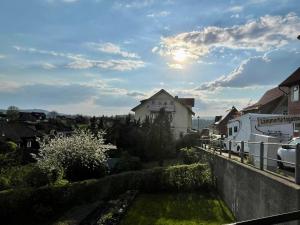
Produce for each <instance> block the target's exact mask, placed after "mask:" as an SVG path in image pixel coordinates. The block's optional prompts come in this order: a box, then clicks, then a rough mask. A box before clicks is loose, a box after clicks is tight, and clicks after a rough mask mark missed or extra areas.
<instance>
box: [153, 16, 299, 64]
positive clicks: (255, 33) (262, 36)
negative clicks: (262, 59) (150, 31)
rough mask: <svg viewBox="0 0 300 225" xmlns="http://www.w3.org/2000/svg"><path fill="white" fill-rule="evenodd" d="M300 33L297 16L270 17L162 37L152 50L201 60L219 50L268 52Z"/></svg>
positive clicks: (166, 54)
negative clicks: (182, 54) (175, 53)
mask: <svg viewBox="0 0 300 225" xmlns="http://www.w3.org/2000/svg"><path fill="white" fill-rule="evenodd" d="M299 30H300V18H299V17H298V16H297V15H296V14H295V13H289V14H287V15H286V16H270V15H266V16H263V17H260V18H259V19H257V20H252V21H248V22H247V23H245V24H242V25H235V26H232V27H225V28H223V27H216V26H208V27H205V28H203V29H202V30H200V31H191V32H186V33H180V34H178V35H175V36H170V37H162V38H161V41H160V44H159V46H156V47H154V48H153V49H152V51H153V52H156V53H158V54H160V55H163V56H170V55H171V56H172V55H174V52H175V51H178V50H182V51H185V53H186V55H187V56H188V58H189V59H191V60H193V59H198V58H199V57H201V56H204V55H207V54H208V53H209V52H210V51H211V50H213V49H215V48H218V47H225V48H229V49H253V50H256V51H267V50H270V49H273V48H277V47H281V46H283V45H285V44H287V43H288V42H289V41H290V40H295V39H296V37H297V35H298V33H299Z"/></svg>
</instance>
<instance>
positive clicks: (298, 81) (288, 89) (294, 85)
mask: <svg viewBox="0 0 300 225" xmlns="http://www.w3.org/2000/svg"><path fill="white" fill-rule="evenodd" d="M278 87H279V89H280V90H281V91H282V92H283V93H284V94H285V95H286V96H287V97H288V115H300V91H299V88H300V67H299V68H298V69H297V70H296V71H294V72H293V73H292V74H291V75H290V76H289V77H288V78H287V79H286V80H284V81H283V82H282V83H281V84H279V86H278ZM294 130H295V135H297V136H299V134H300V123H295V124H294Z"/></svg>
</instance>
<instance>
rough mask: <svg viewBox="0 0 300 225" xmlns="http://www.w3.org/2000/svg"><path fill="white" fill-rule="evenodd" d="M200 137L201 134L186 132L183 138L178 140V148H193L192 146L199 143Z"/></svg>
mask: <svg viewBox="0 0 300 225" xmlns="http://www.w3.org/2000/svg"><path fill="white" fill-rule="evenodd" d="M198 138H199V135H198V134H197V133H195V134H193V133H191V134H186V135H185V136H183V137H182V138H180V139H179V140H177V141H176V149H177V150H178V149H181V148H185V147H187V148H191V147H192V146H195V145H196V143H197V139H198Z"/></svg>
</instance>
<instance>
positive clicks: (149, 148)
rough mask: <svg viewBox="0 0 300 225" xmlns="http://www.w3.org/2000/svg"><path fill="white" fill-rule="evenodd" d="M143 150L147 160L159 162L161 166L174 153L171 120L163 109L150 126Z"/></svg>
mask: <svg viewBox="0 0 300 225" xmlns="http://www.w3.org/2000/svg"><path fill="white" fill-rule="evenodd" d="M145 126H147V124H145ZM145 150H146V152H145V153H146V155H147V157H148V159H150V160H153V159H156V160H159V164H160V165H161V166H162V165H163V163H164V159H166V158H167V157H169V156H172V155H173V154H174V153H175V148H174V137H173V133H172V131H171V119H170V117H169V114H168V113H167V112H166V111H165V110H164V109H161V110H160V111H159V113H158V115H157V116H156V117H155V119H154V121H153V123H152V124H150V128H149V133H148V135H147V138H146V149H145Z"/></svg>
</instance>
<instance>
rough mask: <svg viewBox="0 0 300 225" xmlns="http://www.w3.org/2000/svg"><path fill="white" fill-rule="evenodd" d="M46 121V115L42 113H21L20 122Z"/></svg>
mask: <svg viewBox="0 0 300 225" xmlns="http://www.w3.org/2000/svg"><path fill="white" fill-rule="evenodd" d="M45 119H46V114H45V113H41V112H19V121H24V122H38V121H41V120H45Z"/></svg>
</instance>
